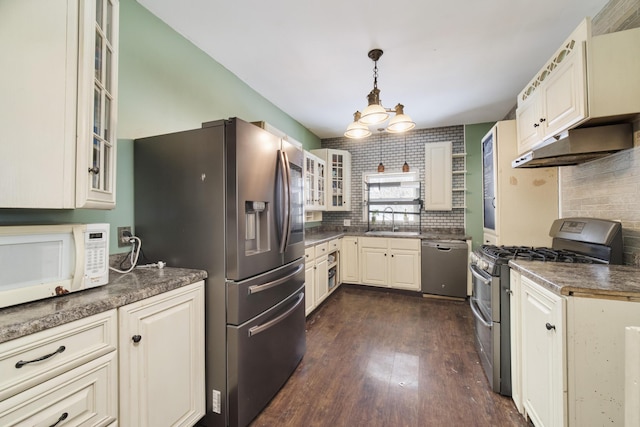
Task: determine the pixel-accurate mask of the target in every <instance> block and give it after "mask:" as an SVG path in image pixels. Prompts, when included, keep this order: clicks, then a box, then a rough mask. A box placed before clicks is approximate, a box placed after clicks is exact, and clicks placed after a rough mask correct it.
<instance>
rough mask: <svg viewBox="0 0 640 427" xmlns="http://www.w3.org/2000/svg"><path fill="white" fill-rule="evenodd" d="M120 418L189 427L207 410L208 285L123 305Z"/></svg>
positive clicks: (135, 422) (142, 423) (133, 423)
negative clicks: (206, 328) (205, 319)
mask: <svg viewBox="0 0 640 427" xmlns="http://www.w3.org/2000/svg"><path fill="white" fill-rule="evenodd" d="M119 324H120V339H119V342H120V347H119V348H120V421H121V423H122V425H125V426H127V425H128V426H141V427H144V426H159V425H172V426H182V425H184V426H187V425H193V424H195V422H196V421H198V420H199V419H200V418H201V417H202V416H203V415H204V413H205V394H204V393H205V385H204V283H203V282H198V283H195V284H193V285H189V286H185V287H183V288H179V289H176V290H174V291H170V292H167V293H165V294H161V295H158V296H155V297H151V298H148V299H145V300H142V301H139V302H136V303H133V304H130V305H126V306H123V307H121V308H120V311H119Z"/></svg>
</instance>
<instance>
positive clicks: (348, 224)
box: [344, 219, 351, 227]
mask: <svg viewBox="0 0 640 427" xmlns="http://www.w3.org/2000/svg"><path fill="white" fill-rule="evenodd" d="M344 226H345V227H351V220H350V219H345V220H344Z"/></svg>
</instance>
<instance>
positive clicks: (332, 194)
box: [311, 148, 351, 211]
mask: <svg viewBox="0 0 640 427" xmlns="http://www.w3.org/2000/svg"><path fill="white" fill-rule="evenodd" d="M311 152H312V153H313V154H315V155H316V156H318V157H320V158H321V159H323V160H324V161H325V162H326V167H327V172H328V173H327V177H326V181H325V182H326V185H325V209H326V210H327V211H350V210H351V153H349V152H348V151H344V150H333V149H328V148H322V149H319V150H311Z"/></svg>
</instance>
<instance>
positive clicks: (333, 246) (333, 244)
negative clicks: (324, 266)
mask: <svg viewBox="0 0 640 427" xmlns="http://www.w3.org/2000/svg"><path fill="white" fill-rule="evenodd" d="M341 243H342V239H333V240H329V252H332V251H335V250H340V246H341Z"/></svg>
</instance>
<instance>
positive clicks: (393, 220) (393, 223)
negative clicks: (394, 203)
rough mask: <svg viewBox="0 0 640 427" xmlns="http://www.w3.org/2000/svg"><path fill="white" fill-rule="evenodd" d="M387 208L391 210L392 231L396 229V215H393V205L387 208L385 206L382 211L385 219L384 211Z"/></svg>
mask: <svg viewBox="0 0 640 427" xmlns="http://www.w3.org/2000/svg"><path fill="white" fill-rule="evenodd" d="M387 209H388V210H389V211H391V231H396V219H395V216H394V215H393V214H394V212H393V208H392V207H391V206H387V207H386V208H384V210H383V211H382V217H383V219H384V213H385V212H387Z"/></svg>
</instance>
